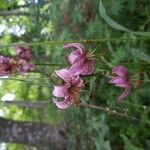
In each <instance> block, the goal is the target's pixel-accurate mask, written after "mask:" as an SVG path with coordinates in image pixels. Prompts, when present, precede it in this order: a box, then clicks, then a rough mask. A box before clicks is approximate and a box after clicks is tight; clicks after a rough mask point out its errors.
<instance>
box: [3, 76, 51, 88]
mask: <svg viewBox="0 0 150 150" xmlns="http://www.w3.org/2000/svg"><path fill="white" fill-rule="evenodd" d="M0 80H13V81H19V82H24V83H27V84H31V83H32V84H34V85H38V86H43V87H51V86H50V85H48V84H47V85H46V84H44V85H43V84H41V83H34V82H32V81H28V80H24V79H17V78H10V77H9V78H0Z"/></svg>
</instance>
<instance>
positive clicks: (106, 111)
mask: <svg viewBox="0 0 150 150" xmlns="http://www.w3.org/2000/svg"><path fill="white" fill-rule="evenodd" d="M85 107H87V108H92V109H97V110H100V111H103V112H105V113H107V114H110V115H116V116H119V117H122V118H126V119H130V120H132V121H136V122H140V120H139V119H138V118H136V117H132V116H128V115H127V114H123V113H120V112H117V111H116V110H110V109H109V107H107V108H104V107H101V106H95V105H91V104H85ZM141 122H143V121H141ZM144 123H147V124H149V125H150V122H149V121H144Z"/></svg>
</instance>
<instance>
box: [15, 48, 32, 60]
mask: <svg viewBox="0 0 150 150" xmlns="http://www.w3.org/2000/svg"><path fill="white" fill-rule="evenodd" d="M16 53H17V55H18V57H19V58H21V59H24V60H26V61H29V60H30V59H31V53H30V50H29V49H27V48H25V47H22V46H17V47H16Z"/></svg>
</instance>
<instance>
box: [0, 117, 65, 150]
mask: <svg viewBox="0 0 150 150" xmlns="http://www.w3.org/2000/svg"><path fill="white" fill-rule="evenodd" d="M65 134H66V125H64V124H63V125H59V126H58V125H57V126H54V125H53V126H52V125H49V124H46V123H33V122H23V121H13V120H8V119H4V118H1V117H0V142H11V143H19V144H26V145H29V146H35V147H38V148H39V149H40V148H41V149H42V150H45V149H46V150H47V149H48V150H50V149H53V150H65V149H66V136H65Z"/></svg>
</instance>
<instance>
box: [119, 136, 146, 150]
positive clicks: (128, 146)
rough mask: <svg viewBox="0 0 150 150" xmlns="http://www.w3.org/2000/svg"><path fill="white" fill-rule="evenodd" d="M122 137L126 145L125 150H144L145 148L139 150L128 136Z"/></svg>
mask: <svg viewBox="0 0 150 150" xmlns="http://www.w3.org/2000/svg"><path fill="white" fill-rule="evenodd" d="M121 137H122V138H123V141H124V144H125V150H143V148H139V147H136V146H135V145H133V144H132V143H131V141H130V140H129V139H128V137H127V136H125V135H123V134H121Z"/></svg>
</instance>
